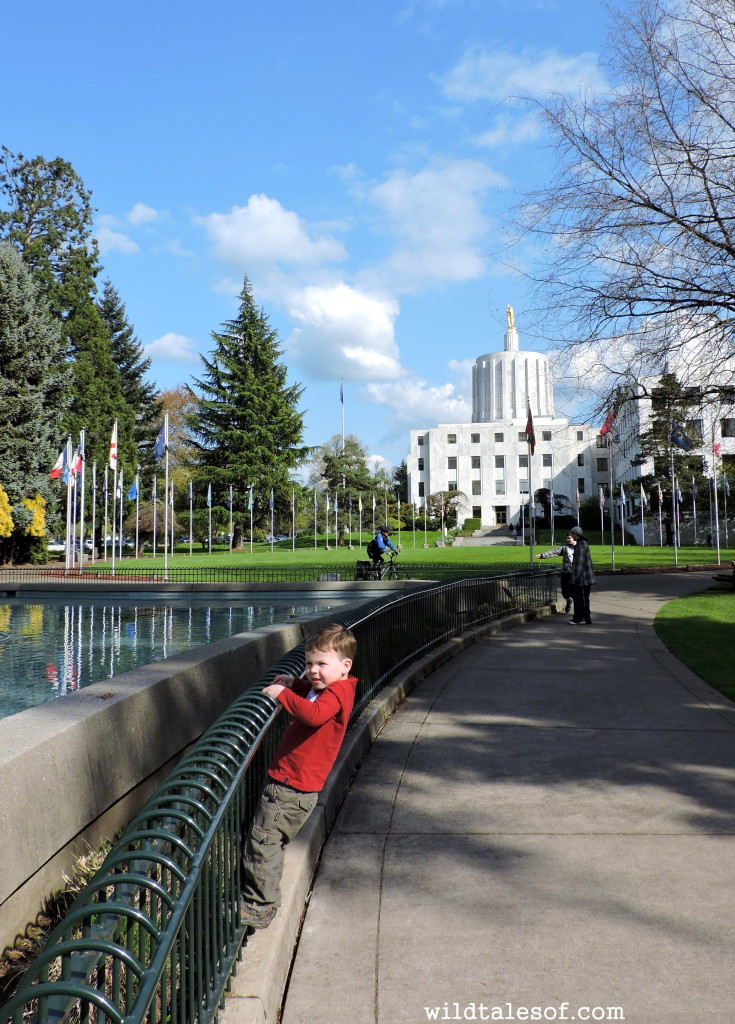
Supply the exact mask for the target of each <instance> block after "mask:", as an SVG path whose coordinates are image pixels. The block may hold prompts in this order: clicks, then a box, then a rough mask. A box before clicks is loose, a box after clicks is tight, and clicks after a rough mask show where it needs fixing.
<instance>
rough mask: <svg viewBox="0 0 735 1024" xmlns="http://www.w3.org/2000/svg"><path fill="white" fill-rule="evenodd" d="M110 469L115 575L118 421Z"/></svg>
mask: <svg viewBox="0 0 735 1024" xmlns="http://www.w3.org/2000/svg"><path fill="white" fill-rule="evenodd" d="M110 469H111V470H112V473H113V479H112V575H113V576H114V575H115V520H116V516H115V512H116V510H117V505H116V502H117V420H115V424H114V426H113V428H112V438H111V440H110Z"/></svg>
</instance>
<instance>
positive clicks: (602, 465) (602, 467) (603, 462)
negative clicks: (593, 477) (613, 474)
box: [597, 459, 607, 473]
mask: <svg viewBox="0 0 735 1024" xmlns="http://www.w3.org/2000/svg"><path fill="white" fill-rule="evenodd" d="M597 472H598V473H607V459H598V460H597Z"/></svg>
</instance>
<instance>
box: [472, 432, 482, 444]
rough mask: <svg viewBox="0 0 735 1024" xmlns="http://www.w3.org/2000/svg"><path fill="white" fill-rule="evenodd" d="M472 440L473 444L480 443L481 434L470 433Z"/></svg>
mask: <svg viewBox="0 0 735 1024" xmlns="http://www.w3.org/2000/svg"><path fill="white" fill-rule="evenodd" d="M470 441H471V442H472V444H479V443H480V435H479V434H470Z"/></svg>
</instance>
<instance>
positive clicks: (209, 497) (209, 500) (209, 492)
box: [207, 480, 212, 555]
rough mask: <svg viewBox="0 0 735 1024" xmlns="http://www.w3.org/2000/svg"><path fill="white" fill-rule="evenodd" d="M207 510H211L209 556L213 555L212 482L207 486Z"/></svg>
mask: <svg viewBox="0 0 735 1024" xmlns="http://www.w3.org/2000/svg"><path fill="white" fill-rule="evenodd" d="M207 508H208V509H209V554H210V555H211V554H212V481H211V480H210V482H209V483H208V484H207Z"/></svg>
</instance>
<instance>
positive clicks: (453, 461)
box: [447, 455, 457, 469]
mask: <svg viewBox="0 0 735 1024" xmlns="http://www.w3.org/2000/svg"><path fill="white" fill-rule="evenodd" d="M456 468H457V456H456V455H450V456H449V458H448V459H447V469H456Z"/></svg>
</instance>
